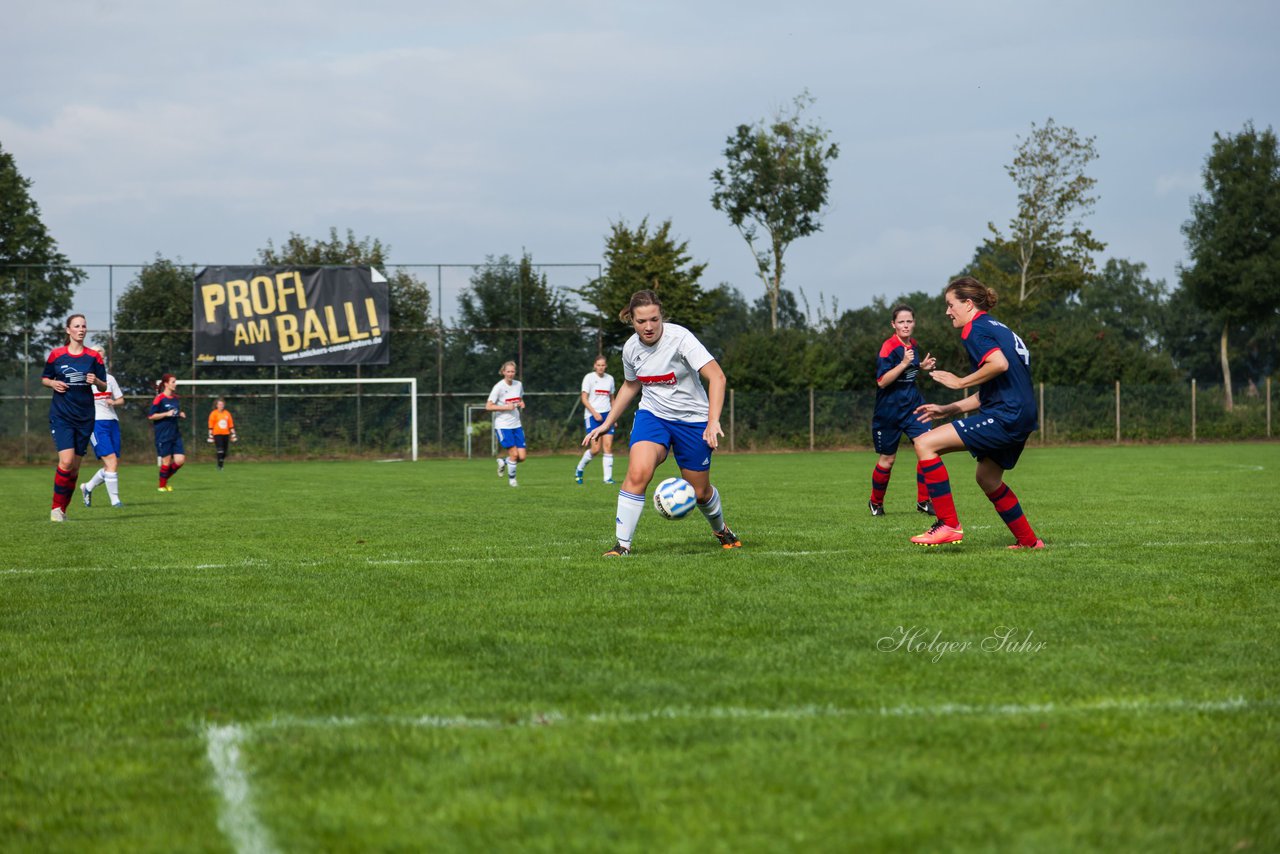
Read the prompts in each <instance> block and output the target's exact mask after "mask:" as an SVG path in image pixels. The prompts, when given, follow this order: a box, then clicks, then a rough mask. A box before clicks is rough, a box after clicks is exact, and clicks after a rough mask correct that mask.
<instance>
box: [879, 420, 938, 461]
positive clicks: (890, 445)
mask: <svg viewBox="0 0 1280 854" xmlns="http://www.w3.org/2000/svg"><path fill="white" fill-rule="evenodd" d="M928 432H929V425H928V424H923V423H921V422H919V421H917V420H916V414H915V413H914V412H911V411H908V412H907V413H906V414H905V415H904V414H901V413H898V414H895V415H894V416H893V417H892V418H883V417H881V416H880V415H879V414H878V413H877V414H876V415H874V416H872V418H871V443H872V444H873V445H875V449H876V453H877V454H880V455H881V456H885V457H891V456H893V455H894V454H896V453H898V443H899V442H901V441H902V434H903V433H905V434H907V436H908V438H911V439H914V438H916V437H917V436H923V435H924V434H925V433H928Z"/></svg>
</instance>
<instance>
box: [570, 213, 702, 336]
mask: <svg viewBox="0 0 1280 854" xmlns="http://www.w3.org/2000/svg"><path fill="white" fill-rule="evenodd" d="M604 259H605V267H604V273H603V275H602V276H601V277H600V278H599V279H596V280H595V281H593V282H590V283H588V284H587V285H586V286H585V287H583V288H581V289H579V290H578V291H577V293H578V294H580V295H581V296H582V298H583V299H584V300H586V302H587V303H589V304H590V305H592V306H594V307H595V309H596V312H597V315H596V316H595V317H593V318H591V319H590V322H592V323H599V324H600V326H601V329H602V338H603V342H602V343H603V346H604V348H605V349H606V350H614V349H617V348H619V347H621V346H622V344H623V342H625V341H626V339H627V338H628V337H629V336H630V335H631V328H630V327H628V326H624V325H623V324H621V323H620V322H619V321H618V313H619V312H620V311H622V309H623V308H625V307H626V305H627V303H628V301H629V300H630V299H631V295H632V294H633V293H635V292H636V291H639V290H644V289H646V288H648V289H651V290H654V291H657V293H658V297H659V298H660V299H661V300H662V312H663V314H664V315H665V316H666V317H667V318H668V319H670V320H672V321H674V322H676V323H679V324H681V325H683V326H687V327H688V328H690V329H692V330H693V331H694V333H695V334H700V333H701V331H702V330H703V328H704V327H706V326H707V325H708V324H709V323H710V322H711V321H712V319H713V315H712V313H711V307H710V305H709V303H708V300H707V295H706V293H705V292H704V291H703V290H702V286H701V285H700V284H698V280H699V279H700V278H701V277H702V271H703V270H705V269H706V266H707V265H706V264H694V263H693V259H692V257H691V256H690V255H689V242H688V241H687V240H686V241H677V240H676V239H675V238H674V237H672V236H671V220H666V221H665V222H663V223H662V225H660V226H658V228H657V230H655V231H654V232H653V233H652V234H650V233H649V219H648V217H646V218H645V219H642V220H641V221H640V224H639V225H638V226H636V228H635V230H632V229H630V228H628V227H627V224H626V223H625V222H615V223H612V224H611V225H610V227H609V236H608V237H607V238H606V239H605V248H604Z"/></svg>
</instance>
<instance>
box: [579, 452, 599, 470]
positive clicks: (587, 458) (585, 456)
mask: <svg viewBox="0 0 1280 854" xmlns="http://www.w3.org/2000/svg"><path fill="white" fill-rule="evenodd" d="M594 456H595V454H593V453H591V451H590V449H588V450H586V451H583V452H582V459H580V460H578V471H579V472H582V471H585V470H586V468H587V463H589V462H591V460H592V458H593V457H594Z"/></svg>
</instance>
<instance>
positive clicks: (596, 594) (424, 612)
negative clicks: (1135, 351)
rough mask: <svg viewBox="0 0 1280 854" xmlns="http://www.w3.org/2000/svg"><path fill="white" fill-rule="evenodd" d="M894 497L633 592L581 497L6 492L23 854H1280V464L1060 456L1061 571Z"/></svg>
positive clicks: (763, 507) (726, 484)
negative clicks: (952, 536)
mask: <svg viewBox="0 0 1280 854" xmlns="http://www.w3.org/2000/svg"><path fill="white" fill-rule="evenodd" d="M873 461H874V457H873V455H872V454H870V453H815V454H790V455H759V456H746V455H743V456H731V455H722V456H721V457H718V458H717V460H716V464H715V469H714V474H715V480H716V482H717V484H718V485H719V487H720V490H721V493H722V494H723V497H724V502H725V509H726V514H727V519H728V521H729V523H730V525H731V526H732V527H733V528H734V529H735V530H736V531H737V532H738V534H739V535H740V536H741V537H742V539H743V541H744V543H745V548H743V549H740V550H736V551H722V550H721V549H719V548H718V547H717V545H716V543H715V541H714V540H713V539H712V537H711V535H710V533H709V529H708V528H707V526H706V523H705V522H704V521H703V520H702V519H701V517H700V515H699V514H697V513H695V514H693V516H692V517H691V518H688V519H685V520H683V521H680V522H667V521H664V520H661V519H659V518H658V516H657V515H656V514H655V513H653V511H652V510H651V509H650V510H648V511H646V514H645V516H644V518H643V519H642V521H641V523H640V529H639V531H638V534H637V538H636V554H635V555H633V556H632V557H630V558H627V559H623V560H614V561H605V560H602V559H601V558H600V557H599V555H600V553H601V552H602V551H603V550H604V549H605V548H607V547H608V546H609V545H611V544H612V539H613V522H612V520H613V513H614V503H615V499H616V487H607V486H604V485H602V484H600V483H599V482H598V478H599V476H600V469H599V463H598V462H596V463H593V464H592V468H591V469H590V470H589V472H588V475H589V477H588V483H587V484H586V485H585V486H582V487H577V486H575V485H574V484H573V480H572V469H573V460H572V459H571V458H569V457H553V458H546V457H537V458H533V459H531V460H530V461H529V462H527V463H526V464H525V465H523V466H522V467H521V470H520V488H519V489H510V488H508V487H507V486H506V485H505V482H504V481H502V480H499V479H498V478H497V477H495V475H494V471H493V463H492V460H490V459H487V458H486V459H480V460H477V461H475V462H465V461H457V460H451V461H423V462H418V463H374V462H329V463H278V464H272V463H260V464H243V463H242V464H236V462H235V461H234V458H233V461H232V462H231V463H230V464H229V465H228V468H227V469H226V470H225V471H224V472H222V473H219V472H217V471H215V470H214V468H213V467H212V466H211V465H202V466H195V465H193V466H188V467H187V468H185V469H184V470H183V471H182V472H181V473H180V474H179V475H178V477H177V478H175V479H174V481H173V486H174V488H175V491H174V492H173V493H171V494H157V493H156V491H155V488H154V472H155V470H154V467H149V466H146V465H134V466H125V467H124V468H123V470H122V475H121V481H122V489H123V496H124V500H125V502H126V503H127V506H126V507H125V508H124V509H122V510H112V509H111V508H109V507H107V506H105V505H106V500H105V498H106V497H105V494H104V493H103V492H102V490H101V489H100V490H99V492H98V501H99V502H100V503H101V505H102V506H94V507H93V508H92V509H85V508H84V507H83V506H82V505H81V504H80V502H79V501H78V500H77V501H76V502H75V503H74V504H73V505H72V509H71V512H70V519H69V521H68V522H67V523H66V524H63V525H53V524H51V523H50V522H49V521H48V500H49V495H50V491H51V486H52V469H53V467H52V464H50V465H49V466H46V467H41V468H38V469H36V468H9V469H0V494H2V495H3V496H4V506H5V508H6V510H5V513H4V517H5V523H4V534H3V539H2V540H0V849H4V850H21V851H42V850H53V851H89V850H92V851H131V852H132V851H202V850H208V851H226V850H234V851H240V852H248V851H321V850H325V851H342V850H475V851H488V850H504V849H505V850H510V849H520V850H545V851H552V850H555V851H581V850H618V851H653V850H676V851H707V850H721V851H753V850H754V851H776V850H797V851H800V850H804V851H810V850H831V851H876V850H894V851H900V850H983V851H989V850H1021V851H1074V850H1100V851H1131V850H1146V851H1233V850H1245V849H1249V850H1257V851H1276V850H1280V667H1278V666H1277V663H1276V662H1277V659H1276V651H1275V650H1276V641H1277V635H1278V634H1280V583H1278V582H1280V537H1277V535H1276V529H1275V527H1274V526H1275V525H1276V520H1277V519H1280V491H1278V490H1277V487H1278V486H1280V477H1278V476H1277V475H1278V473H1280V446H1277V445H1274V444H1247V445H1208V446H1189V445H1177V446H1169V447H1122V448H1115V447H1087V448H1051V449H1045V450H1042V449H1039V448H1033V449H1031V450H1030V451H1028V452H1027V454H1026V455H1024V457H1023V461H1022V463H1021V465H1019V467H1018V469H1017V470H1015V471H1014V472H1013V473H1012V476H1011V477H1010V479H1009V482H1010V484H1011V485H1012V486H1013V488H1014V489H1015V491H1016V492H1017V493H1018V495H1019V497H1020V498H1021V500H1022V503H1023V506H1024V508H1025V509H1026V511H1027V513H1028V516H1029V518H1030V520H1031V522H1032V524H1033V525H1034V526H1035V527H1036V529H1037V533H1039V534H1040V535H1041V536H1042V537H1043V538H1044V539H1045V540H1046V541H1047V542H1048V544H1049V548H1048V549H1047V550H1046V551H1044V552H1037V553H1028V552H1009V551H1007V550H1006V549H1005V548H1004V546H1005V545H1006V544H1008V543H1009V542H1011V538H1010V535H1009V533H1008V531H1007V529H1005V527H1004V526H1003V524H1002V523H1001V522H1000V520H999V517H998V516H997V515H996V513H995V512H994V510H992V508H991V506H990V504H989V503H988V502H987V500H986V499H985V498H984V497H983V496H982V494H981V493H980V492H979V491H978V488H977V486H976V485H975V484H974V483H973V479H972V476H973V463H972V461H971V460H970V459H968V458H967V457H960V456H956V457H952V458H950V462H949V468H950V470H951V473H952V478H953V483H954V486H955V493H956V501H957V505H958V508H959V511H960V515H961V520H962V522H963V523H964V527H965V531H966V534H967V539H966V540H965V542H964V543H963V544H961V545H958V546H952V547H945V548H939V549H925V548H921V547H917V546H912V545H910V544H909V543H908V542H907V537H908V536H910V535H911V534H914V533H918V532H919V531H921V530H923V529H924V528H925V527H926V525H925V517H923V516H920V515H919V514H917V513H915V512H914V511H913V510H912V509H911V508H912V507H913V502H914V473H913V472H912V465H911V460H910V453H909V452H907V453H905V454H904V455H903V457H902V461H901V462H900V464H899V467H898V469H897V471H896V472H895V477H894V481H893V483H892V484H891V486H890V490H889V496H888V502H887V509H888V514H889V515H887V516H885V517H883V518H878V519H873V518H870V517H869V515H868V514H867V512H866V509H865V504H866V494H867V491H868V489H869V482H870V471H871V467H872V464H873ZM620 462H622V461H621V460H620ZM669 466H670V464H668V466H667V467H664V469H663V470H662V471H664V472H665V471H667V469H668V468H669ZM88 471H92V469H88ZM1002 627H1005V628H1002ZM1002 636H1003V638H1004V639H1003V640H1001V639H1000V638H1001V637H1002ZM904 637H905V638H906V640H905V642H904V641H903V639H904Z"/></svg>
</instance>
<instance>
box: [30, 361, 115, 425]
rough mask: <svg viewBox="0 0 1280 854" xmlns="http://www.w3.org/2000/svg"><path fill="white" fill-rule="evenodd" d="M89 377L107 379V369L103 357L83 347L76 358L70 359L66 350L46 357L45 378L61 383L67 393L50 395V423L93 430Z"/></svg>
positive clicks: (91, 390)
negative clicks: (83, 425) (86, 427)
mask: <svg viewBox="0 0 1280 854" xmlns="http://www.w3.org/2000/svg"><path fill="white" fill-rule="evenodd" d="M89 374H93V375H94V376H95V377H97V378H98V379H99V380H100V381H103V382H105V381H106V379H107V366H106V363H104V362H103V361H102V354H101V353H99V352H98V351H97V350H90V349H89V348H88V347H85V348H84V349H83V350H81V351H80V353H79V354H78V355H74V356H73V355H72V354H71V351H70V350H68V349H67V348H66V347H65V346H63V347H59V348H57V349H56V350H54V351H53V352H52V353H50V354H49V358H48V359H47V360H46V361H45V363H44V373H43V374H42V375H41V376H44V377H46V378H48V379H51V380H62V381H63V382H64V383H66V384H67V390H66V391H65V392H63V393H61V394H59V393H58V392H56V391H55V392H54V393H53V401H52V402H51V403H50V404H49V421H50V423H52V422H54V421H58V422H62V423H66V424H88V425H89V426H90V427H92V426H93V418H94V406H93V391H94V389H93V386H91V385H89Z"/></svg>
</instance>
